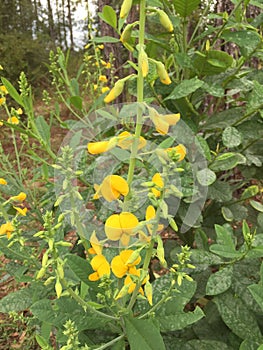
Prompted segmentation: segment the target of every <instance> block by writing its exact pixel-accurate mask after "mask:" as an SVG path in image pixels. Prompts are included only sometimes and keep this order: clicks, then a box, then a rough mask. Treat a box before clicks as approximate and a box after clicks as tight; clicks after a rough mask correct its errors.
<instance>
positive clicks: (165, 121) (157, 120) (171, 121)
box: [149, 108, 180, 135]
mask: <svg viewBox="0 0 263 350" xmlns="http://www.w3.org/2000/svg"><path fill="white" fill-rule="evenodd" d="M149 112H150V118H151V120H152V122H153V124H154V125H155V128H156V131H157V132H159V133H160V134H162V135H166V134H167V133H168V131H169V126H171V125H175V124H177V123H178V121H179V120H180V113H177V114H165V115H160V114H159V113H158V112H157V111H156V110H154V109H153V108H151V109H149Z"/></svg>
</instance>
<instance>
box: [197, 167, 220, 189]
mask: <svg viewBox="0 0 263 350" xmlns="http://www.w3.org/2000/svg"><path fill="white" fill-rule="evenodd" d="M196 177H197V180H198V182H199V183H200V184H201V185H202V186H209V185H212V183H213V182H215V181H216V174H215V173H214V172H213V171H212V170H210V169H207V168H205V169H202V170H199V171H198V172H197V174H196Z"/></svg>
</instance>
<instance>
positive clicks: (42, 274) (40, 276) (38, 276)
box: [36, 267, 46, 280]
mask: <svg viewBox="0 0 263 350" xmlns="http://www.w3.org/2000/svg"><path fill="white" fill-rule="evenodd" d="M45 273H46V269H45V268H44V267H41V269H40V270H39V271H38V274H37V277H36V279H37V280H40V279H41V278H42V277H44V275H45Z"/></svg>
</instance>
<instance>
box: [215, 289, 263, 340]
mask: <svg viewBox="0 0 263 350" xmlns="http://www.w3.org/2000/svg"><path fill="white" fill-rule="evenodd" d="M214 302H215V303H216V305H217V308H218V311H219V313H220V315H221V317H222V319H223V321H224V322H225V324H226V325H227V326H228V327H229V328H230V329H231V330H232V332H233V333H235V334H236V335H237V336H238V337H240V338H241V339H246V338H249V339H253V338H256V339H257V338H261V331H260V329H259V327H258V324H257V321H256V319H255V316H254V314H253V313H252V312H251V311H250V310H249V309H248V308H247V306H246V305H244V302H243V301H242V300H241V299H240V298H239V297H238V296H237V295H235V294H232V293H231V292H230V291H227V292H225V293H223V294H220V295H218V296H217V297H215V298H214Z"/></svg>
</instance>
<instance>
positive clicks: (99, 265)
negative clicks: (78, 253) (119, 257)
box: [89, 254, 110, 282]
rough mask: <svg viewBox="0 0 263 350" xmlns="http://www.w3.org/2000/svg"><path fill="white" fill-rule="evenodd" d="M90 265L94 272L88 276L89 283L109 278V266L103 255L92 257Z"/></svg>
mask: <svg viewBox="0 0 263 350" xmlns="http://www.w3.org/2000/svg"><path fill="white" fill-rule="evenodd" d="M90 264H91V267H92V268H93V270H94V272H93V273H91V274H90V275H89V280H90V281H93V282H94V281H98V280H99V279H100V278H102V277H103V276H110V264H109V263H108V261H107V259H106V258H105V256H104V255H101V254H99V255H96V256H94V258H92V260H91V262H90Z"/></svg>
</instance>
